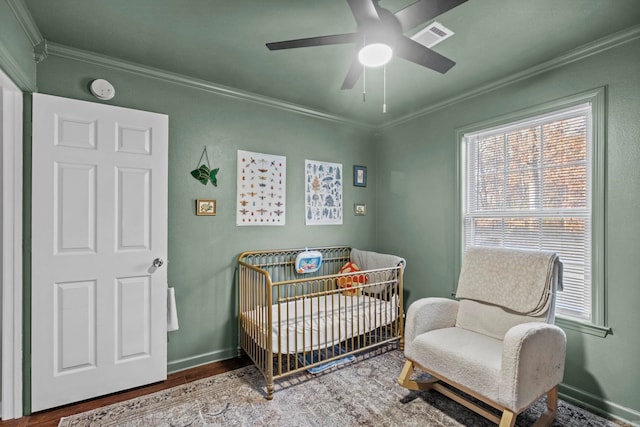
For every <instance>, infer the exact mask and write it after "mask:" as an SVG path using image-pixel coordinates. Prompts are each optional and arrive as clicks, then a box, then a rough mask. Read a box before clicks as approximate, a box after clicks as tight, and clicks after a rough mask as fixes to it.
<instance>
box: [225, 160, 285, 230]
mask: <svg viewBox="0 0 640 427" xmlns="http://www.w3.org/2000/svg"><path fill="white" fill-rule="evenodd" d="M286 166H287V158H286V157H284V156H275V155H272V154H262V153H252V152H250V151H242V150H238V187H237V188H238V197H237V206H236V209H237V210H236V225H284V221H285V210H286V209H285V208H286V202H285V195H286V188H287V186H286Z"/></svg>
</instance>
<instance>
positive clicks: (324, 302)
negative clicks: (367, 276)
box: [243, 293, 398, 354]
mask: <svg viewBox="0 0 640 427" xmlns="http://www.w3.org/2000/svg"><path fill="white" fill-rule="evenodd" d="M397 305H398V301H397V296H394V297H393V299H392V301H384V300H381V299H378V298H373V297H369V296H365V295H354V296H344V295H342V294H341V293H336V294H332V295H327V296H324V295H323V296H320V297H312V298H302V299H298V300H296V301H290V302H288V303H282V304H274V305H273V307H272V310H273V312H272V313H273V314H272V315H273V319H272V328H270V329H271V336H272V346H271V347H272V350H273V352H274V353H290V354H294V353H301V352H303V351H305V352H306V351H311V350H317V349H323V348H325V347H330V346H333V345H335V344H338V343H339V342H341V341H344V340H346V339H348V338H352V337H356V336H358V335H362V334H365V333H367V332H369V331H372V330H374V329H376V328H379V327H381V326H385V325H388V324H389V323H391V322H393V321H394V320H395V319H396V316H397V310H396V307H397ZM278 307H279V308H280V310H279V312H280V315H279V316H278ZM243 317H244V319H245V320H249V321H250V322H252V323H253V324H255V325H257V326H258V327H257V328H256V329H255V330H254V332H255V334H256V335H257V336H255V338H256V340H257V341H258V342H259V343H266V334H267V333H268V330H267V329H268V328H267V327H266V326H267V310H265V309H256V310H252V311H249V312H245V313H243ZM280 331H282V333H281V334H280ZM279 335H280V340H278V336H279ZM265 347H266V346H265Z"/></svg>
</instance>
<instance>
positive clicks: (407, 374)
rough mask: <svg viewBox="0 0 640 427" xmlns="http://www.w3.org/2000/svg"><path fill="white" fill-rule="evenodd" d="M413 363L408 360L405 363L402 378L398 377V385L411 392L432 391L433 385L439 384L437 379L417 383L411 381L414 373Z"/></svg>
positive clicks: (401, 373)
mask: <svg viewBox="0 0 640 427" xmlns="http://www.w3.org/2000/svg"><path fill="white" fill-rule="evenodd" d="M413 369H414V366H413V362H412V361H410V360H407V361H406V362H404V366H403V367H402V371H401V372H400V376H399V377H398V384H400V385H401V386H402V387H404V388H408V389H409V390H416V391H422V390H431V389H432V388H433V384H434V383H435V382H437V381H438V380H436V379H435V378H434V379H432V380H427V381H415V380H412V379H410V378H411V374H412V373H413Z"/></svg>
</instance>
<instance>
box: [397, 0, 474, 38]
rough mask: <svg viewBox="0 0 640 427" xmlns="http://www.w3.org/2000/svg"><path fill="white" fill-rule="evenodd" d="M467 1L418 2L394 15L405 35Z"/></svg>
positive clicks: (437, 0) (433, 0)
mask: <svg viewBox="0 0 640 427" xmlns="http://www.w3.org/2000/svg"><path fill="white" fill-rule="evenodd" d="M466 1H467V0H418V1H417V2H415V3H413V4H410V5H409V6H407V7H405V8H404V9H401V10H399V11H398V12H396V13H395V14H394V15H395V16H396V18H398V21H400V25H401V26H402V32H403V33H405V32H407V31H409V30H410V29H412V28H415V27H417V26H418V25H420V24H424V23H425V22H427V21H429V20H431V19H433V18H435V17H436V16H438V15H441V14H443V13H445V12H446V11H448V10H450V9H453V8H454V7H456V6H459V5H461V4H462V3H464V2H466Z"/></svg>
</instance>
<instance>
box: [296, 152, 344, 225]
mask: <svg viewBox="0 0 640 427" xmlns="http://www.w3.org/2000/svg"><path fill="white" fill-rule="evenodd" d="M304 168H305V217H306V224H307V225H326V224H342V165H341V164H339V163H327V162H317V161H314V160H305V161H304Z"/></svg>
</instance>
